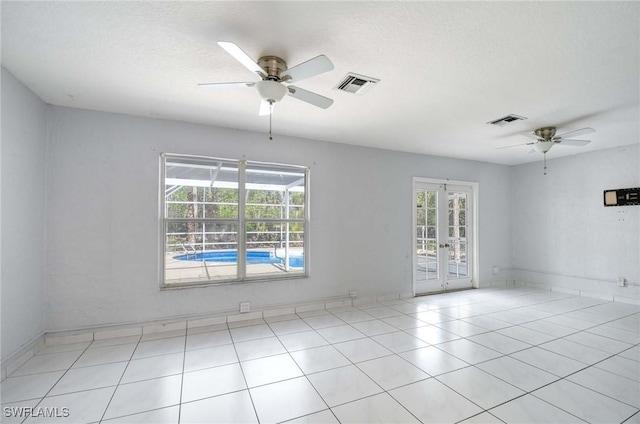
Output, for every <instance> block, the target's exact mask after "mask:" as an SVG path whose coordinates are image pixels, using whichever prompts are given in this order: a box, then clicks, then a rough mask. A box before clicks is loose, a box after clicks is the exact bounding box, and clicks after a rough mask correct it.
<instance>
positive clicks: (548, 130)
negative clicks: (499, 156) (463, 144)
mask: <svg viewBox="0 0 640 424" xmlns="http://www.w3.org/2000/svg"><path fill="white" fill-rule="evenodd" d="M594 132H596V130H594V129H593V128H589V127H586V128H580V129H577V130H573V131H568V132H565V133H562V134H558V135H556V127H542V128H538V129H537V130H535V131H534V132H533V133H524V134H522V135H524V136H525V137H529V138H531V139H533V140H535V141H530V142H529V143H521V144H516V145H513V146H505V147H498V148H499V149H508V148H511V147H518V146H533V150H532V151H531V152H540V153H542V154H544V171H545V172H544V175H547V152H548V151H549V150H551V148H552V147H553V146H555V145H556V144H559V145H562V146H574V147H582V146H586V145H587V144H589V143H591V140H576V139H574V138H571V137H579V136H581V135H586V134H591V133H594Z"/></svg>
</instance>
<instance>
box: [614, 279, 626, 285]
mask: <svg viewBox="0 0 640 424" xmlns="http://www.w3.org/2000/svg"><path fill="white" fill-rule="evenodd" d="M625 281H626V280H625V279H624V277H618V278H616V283H618V287H624V283H625Z"/></svg>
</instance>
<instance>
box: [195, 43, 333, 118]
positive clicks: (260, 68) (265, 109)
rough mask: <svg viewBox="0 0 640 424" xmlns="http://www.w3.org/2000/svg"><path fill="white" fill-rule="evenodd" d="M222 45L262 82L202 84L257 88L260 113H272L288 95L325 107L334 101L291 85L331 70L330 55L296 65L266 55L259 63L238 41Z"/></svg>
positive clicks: (205, 86)
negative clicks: (292, 65) (289, 65)
mask: <svg viewBox="0 0 640 424" xmlns="http://www.w3.org/2000/svg"><path fill="white" fill-rule="evenodd" d="M218 45H219V46H220V47H222V48H223V49H225V50H226V51H227V52H228V53H229V54H230V55H231V56H233V57H234V58H235V59H236V60H237V61H238V62H240V63H241V64H242V65H244V67H245V68H247V69H248V70H250V71H251V72H253V73H255V74H257V75H258V77H260V81H257V82H255V81H247V82H222V83H204V84H198V86H200V87H202V88H210V89H216V88H228V87H255V88H256V89H257V91H258V94H259V95H260V98H262V103H261V105H260V111H259V114H260V115H270V114H271V113H272V112H273V106H274V104H275V103H277V102H279V101H281V100H282V99H283V98H284V96H285V95H286V94H288V95H290V96H291V97H293V98H296V99H298V100H301V101H303V102H306V103H309V104H312V105H314V106H317V107H320V108H323V109H326V108H328V107H329V106H331V105H332V104H333V100H332V99H330V98H328V97H324V96H321V95H319V94H316V93H313V92H311V91H308V90H304V89H302V88H300V87H296V86H293V85H289V84H291V83H294V82H298V81H302V80H303V79H306V78H311V77H313V76H316V75H319V74H322V73H324V72H327V71H331V70H332V69H333V63H331V61H330V60H329V58H328V57H327V56H325V55H320V56H316V57H314V58H313V59H309V60H307V61H306V62H303V63H300V64H299V65H296V66H294V67H293V68H287V63H286V62H285V61H284V60H283V59H281V58H279V57H277V56H263V57H261V58H260V59H258V61H257V62H255V61H254V60H253V59H251V57H249V55H247V54H246V53H245V52H244V51H242V49H240V47H238V46H237V45H235V44H234V43H230V42H226V41H219V42H218Z"/></svg>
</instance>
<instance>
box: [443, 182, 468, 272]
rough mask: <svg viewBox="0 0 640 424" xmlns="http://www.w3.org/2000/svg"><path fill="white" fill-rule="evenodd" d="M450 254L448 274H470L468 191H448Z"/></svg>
mask: <svg viewBox="0 0 640 424" xmlns="http://www.w3.org/2000/svg"><path fill="white" fill-rule="evenodd" d="M448 208H449V211H448V218H449V239H448V243H449V256H448V266H447V268H448V270H447V271H448V274H449V277H450V278H455V277H467V276H468V275H469V270H468V261H467V239H466V234H467V222H466V213H467V210H466V209H467V193H463V192H449V193H448Z"/></svg>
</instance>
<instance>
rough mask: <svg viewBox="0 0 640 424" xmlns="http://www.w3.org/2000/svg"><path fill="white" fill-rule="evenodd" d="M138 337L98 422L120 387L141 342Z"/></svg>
mask: <svg viewBox="0 0 640 424" xmlns="http://www.w3.org/2000/svg"><path fill="white" fill-rule="evenodd" d="M140 339H142V336H140ZM140 339H138V342H137V343H136V347H135V348H134V349H133V351H132V352H131V355H130V356H129V361H127V365H126V366H125V367H124V371H122V375H121V376H120V379H119V380H118V384H116V388H115V390H114V391H113V393H111V397H110V398H109V402H107V406H106V407H105V408H104V411H103V412H102V416H101V417H100V419H99V420H98V422H100V423H102V421H103V420H104V417H105V415H106V414H107V411H108V410H109V406H111V402H112V401H113V398H114V397H115V395H116V392H117V391H118V388H119V387H120V383H121V382H122V379H123V378H124V375H125V373H126V372H127V369H128V368H129V365H130V364H131V360H132V359H133V355H135V353H136V350H137V349H138V346H139V345H140V343H141V341H140ZM114 418H115V417H114Z"/></svg>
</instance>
